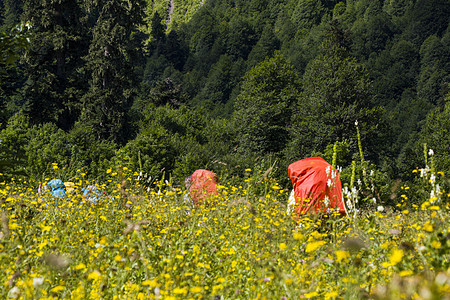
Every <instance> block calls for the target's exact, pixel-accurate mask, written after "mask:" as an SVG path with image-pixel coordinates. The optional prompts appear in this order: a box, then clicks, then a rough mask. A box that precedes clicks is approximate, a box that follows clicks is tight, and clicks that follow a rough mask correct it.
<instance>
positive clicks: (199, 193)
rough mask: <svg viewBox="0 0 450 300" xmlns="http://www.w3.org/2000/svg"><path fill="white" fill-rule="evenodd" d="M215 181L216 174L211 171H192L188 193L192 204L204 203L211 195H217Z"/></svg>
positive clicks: (216, 180)
mask: <svg viewBox="0 0 450 300" xmlns="http://www.w3.org/2000/svg"><path fill="white" fill-rule="evenodd" d="M217 183H218V179H217V176H216V174H214V173H213V172H211V171H208V170H204V169H199V170H196V171H195V172H194V173H192V175H191V178H190V184H191V185H190V187H189V194H190V196H191V199H192V202H193V203H194V206H198V205H199V204H206V203H208V200H209V199H210V198H211V197H213V196H215V195H217V186H216V184H217Z"/></svg>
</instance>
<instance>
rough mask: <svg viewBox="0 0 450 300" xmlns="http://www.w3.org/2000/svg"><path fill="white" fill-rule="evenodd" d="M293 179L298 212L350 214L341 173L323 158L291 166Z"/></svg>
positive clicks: (289, 171)
mask: <svg viewBox="0 0 450 300" xmlns="http://www.w3.org/2000/svg"><path fill="white" fill-rule="evenodd" d="M288 173H289V178H290V179H291V181H292V185H293V188H294V196H295V212H296V213H297V214H298V215H300V214H306V213H308V212H315V213H325V214H329V213H331V212H332V211H334V210H337V211H339V213H340V214H341V215H346V214H347V212H346V209H345V204H344V199H343V197H342V185H341V180H340V179H339V174H338V171H337V170H336V169H334V168H333V167H332V166H331V165H330V164H329V163H328V162H326V161H325V160H324V159H323V158H321V157H310V158H305V159H302V160H299V161H296V162H294V163H292V164H290V165H289V169H288Z"/></svg>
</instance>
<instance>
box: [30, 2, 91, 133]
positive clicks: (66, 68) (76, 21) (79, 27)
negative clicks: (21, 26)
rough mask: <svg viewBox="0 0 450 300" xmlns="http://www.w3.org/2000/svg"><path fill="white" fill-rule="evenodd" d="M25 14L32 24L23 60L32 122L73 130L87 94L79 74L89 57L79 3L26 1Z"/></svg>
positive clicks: (82, 13) (82, 14) (82, 15)
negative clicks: (27, 48) (82, 58)
mask: <svg viewBox="0 0 450 300" xmlns="http://www.w3.org/2000/svg"><path fill="white" fill-rule="evenodd" d="M24 14H25V17H24V18H25V19H26V20H29V21H30V23H31V24H32V35H31V47H30V49H29V51H28V53H27V54H26V56H25V57H26V59H25V60H24V64H25V74H26V76H27V77H28V81H27V84H26V86H25V87H24V94H25V99H26V101H27V103H26V105H27V110H28V113H29V115H30V117H31V121H32V122H33V123H43V122H54V123H56V124H57V125H58V126H59V127H61V128H63V129H70V128H71V126H72V125H73V123H74V122H75V120H76V119H77V118H78V102H79V99H80V97H81V94H82V93H83V92H84V91H83V90H84V86H83V76H82V75H83V74H82V72H81V73H80V72H79V70H80V68H81V67H82V64H83V61H82V60H81V57H82V55H83V54H85V53H86V52H85V50H84V49H86V46H85V44H86V35H85V32H86V26H85V24H84V23H83V21H82V20H83V18H84V16H85V15H84V12H83V10H82V9H81V6H80V1H79V0H50V1H39V0H25V7H24Z"/></svg>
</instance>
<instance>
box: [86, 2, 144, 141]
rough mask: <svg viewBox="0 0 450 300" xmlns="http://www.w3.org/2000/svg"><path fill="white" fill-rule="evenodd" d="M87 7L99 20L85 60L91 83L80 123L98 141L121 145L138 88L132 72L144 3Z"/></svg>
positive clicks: (92, 4)
mask: <svg viewBox="0 0 450 300" xmlns="http://www.w3.org/2000/svg"><path fill="white" fill-rule="evenodd" d="M89 4H90V7H91V8H93V9H95V10H98V17H97V20H96V23H95V25H94V28H93V40H92V42H91V44H90V46H89V54H88V55H87V56H86V57H85V60H86V63H87V69H88V71H89V72H90V74H91V80H90V83H89V85H90V88H89V91H88V93H87V94H86V95H85V96H84V97H83V101H82V102H83V109H82V115H81V119H80V120H81V124H82V125H83V126H86V127H87V128H89V129H90V130H91V131H92V132H93V133H94V134H95V135H96V138H97V139H109V140H114V141H119V142H123V141H125V139H126V130H127V113H128V110H129V108H130V106H131V104H132V103H131V100H132V96H133V94H134V92H135V90H136V87H137V83H136V82H137V80H136V77H135V76H134V75H133V73H134V72H133V70H134V66H135V63H136V60H137V53H136V52H137V51H136V50H137V42H138V39H137V34H136V32H137V26H138V25H139V24H141V22H142V16H143V1H140V0H133V1H123V0H93V1H90V2H89Z"/></svg>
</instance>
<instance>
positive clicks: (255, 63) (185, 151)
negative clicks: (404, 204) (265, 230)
mask: <svg viewBox="0 0 450 300" xmlns="http://www.w3.org/2000/svg"><path fill="white" fill-rule="evenodd" d="M173 3H174V6H173V7H171V6H170V4H169V2H168V1H166V0H154V1H141V0H133V1H121V0H89V1H79V0H63V1H60V0H49V1H37V0H24V1H12V0H5V1H2V8H3V10H2V16H1V22H2V24H1V25H2V28H3V29H4V31H5V32H6V34H3V36H2V39H1V40H0V45H1V50H2V51H1V52H2V53H1V55H2V58H1V59H2V60H1V62H0V64H2V66H1V67H2V71H3V72H2V74H1V76H2V77H1V79H0V80H1V88H2V90H1V92H2V94H1V102H2V107H1V109H2V119H0V122H2V123H3V124H2V128H3V129H4V130H3V131H2V132H1V133H0V137H1V140H2V143H3V144H1V146H2V147H0V150H1V151H2V159H3V162H5V164H2V167H4V169H3V171H2V172H3V173H5V174H9V175H8V176H16V175H17V174H19V173H20V172H26V173H27V174H29V175H30V176H34V177H35V178H36V177H40V176H42V175H45V176H47V175H48V174H52V175H56V174H55V172H56V171H53V168H52V167H51V166H52V165H51V164H52V163H54V162H56V163H58V164H60V166H61V168H60V169H59V170H57V171H58V172H59V173H58V174H61V175H64V176H66V177H70V176H71V175H73V174H74V172H76V171H77V170H82V172H85V173H86V174H87V175H86V176H88V177H91V178H94V177H97V178H99V179H102V178H104V177H103V176H104V174H105V173H106V169H109V168H110V167H113V165H119V164H122V165H127V166H129V167H130V168H133V169H135V170H137V171H139V170H142V171H143V172H147V173H148V175H149V174H150V175H151V176H152V178H162V177H163V176H166V177H167V178H168V177H169V176H170V175H172V176H173V178H183V177H184V176H186V175H189V174H190V173H192V171H193V170H194V169H196V168H211V169H213V170H215V171H216V172H218V173H219V174H229V175H226V178H229V177H232V176H237V177H236V178H235V179H234V180H239V179H238V178H239V177H242V176H244V177H245V176H246V175H245V174H246V173H245V171H244V170H245V168H247V167H250V168H252V169H258V170H260V171H264V169H267V168H269V166H272V165H273V166H274V169H273V172H272V173H271V175H272V176H277V177H279V178H278V179H279V180H281V182H283V183H286V184H288V180H287V179H286V174H285V171H286V168H287V166H288V165H289V163H291V162H292V161H293V160H296V159H299V158H303V157H306V156H310V155H320V156H323V157H327V158H328V159H330V158H331V159H332V154H333V153H332V152H333V149H334V148H333V146H334V145H335V144H336V145H338V146H339V147H337V151H338V155H339V157H338V164H339V165H342V167H344V171H343V172H344V178H347V179H348V178H350V175H349V174H351V172H350V171H349V170H350V169H349V168H350V167H351V166H350V165H351V161H352V160H353V159H358V156H359V155H360V154H359V149H358V147H357V142H356V141H357V138H356V127H355V121H356V120H358V124H359V125H358V128H359V130H360V135H361V142H362V147H363V151H364V153H365V156H366V160H370V161H371V162H372V163H375V164H377V167H380V168H381V167H382V168H383V172H385V174H386V176H387V175H389V176H392V177H393V178H394V177H401V178H402V179H408V180H411V179H412V178H411V174H412V173H411V169H413V168H415V167H417V166H418V165H419V164H420V158H418V159H417V160H415V159H414V157H420V153H421V151H422V150H421V148H420V147H422V146H421V145H420V144H423V143H427V144H428V145H429V146H430V147H431V148H433V150H435V153H436V157H435V158H436V160H437V161H438V160H439V161H442V162H441V163H437V166H438V167H439V168H444V169H448V164H447V160H446V158H445V157H446V156H445V155H447V156H448V153H447V152H446V149H448V148H449V147H448V145H447V144H448V141H447V139H446V136H447V133H446V131H445V130H446V126H445V125H446V123H445V121H446V119H448V116H447V114H446V111H447V104H446V103H447V100H446V99H447V98H446V95H447V93H448V85H447V83H448V81H449V76H450V75H449V70H450V54H449V51H448V49H449V47H450V31H449V30H450V29H449V27H448V24H449V21H448V15H449V6H450V4H449V2H448V1H446V0H429V1H428V0H390V1H381V0H380V1H379V0H377V1H372V0H352V1H339V0H301V1H295V0H276V1H268V0H249V1H244V0H207V1H194V0H174V2H173ZM172 8H173V9H174V11H172ZM22 11H23V15H22V16H20V14H21V12H22ZM20 19H22V20H27V21H28V20H29V21H31V24H32V26H33V27H32V32H31V31H30V33H32V35H31V36H30V38H31V47H30V48H29V49H28V51H27V52H26V55H25V56H24V58H23V59H21V60H18V58H19V57H21V54H22V48H23V47H22V46H24V45H25V44H23V45H21V44H14V43H16V42H19V41H20V42H24V41H26V39H24V35H23V32H18V31H16V32H15V33H14V34H13V35H11V34H10V33H9V30H10V28H11V27H12V26H13V24H16V23H17V22H18V21H19V20H20ZM17 33H19V34H17ZM5 37H7V38H5ZM11 38H13V39H11ZM13 40H14V41H13ZM11 41H13V43H12V44H11V43H10V42H11ZM142 41H145V43H142ZM8 43H9V44H8ZM5 45H6V46H5ZM5 50H6V51H5ZM9 50H12V51H9ZM275 51H277V52H276V54H275V55H274V52H275ZM278 51H279V52H278ZM11 54H12V55H11ZM13 61H14V63H13V64H9V63H8V62H13ZM5 65H8V66H5ZM300 81H301V83H300ZM22 108H25V111H24V114H25V115H16V116H14V117H13V118H12V119H11V120H9V121H7V120H8V118H9V117H10V116H11V115H12V114H13V113H14V112H17V111H19V110H20V109H22ZM430 112H431V113H430ZM427 116H428V117H427ZM28 120H29V121H30V124H31V125H29V124H28ZM60 129H63V130H64V131H61V130H60ZM15 137H17V139H16V140H15ZM439 153H443V154H439ZM24 162H26V163H24ZM254 166H255V167H254ZM362 166H363V164H362V163H361V165H358V166H357V170H358V172H359V173H358V174H360V175H361V174H362ZM14 174H16V175H14ZM379 175H380V174H378V173H377V172H375V176H376V177H377V178H378V179H377V181H379V182H380V183H382V184H383V185H384V190H385V191H386V190H388V188H387V185H388V182H389V180H387V179H386V178H384V177H383V176H379ZM345 176H347V177H345ZM361 176H362V175H361ZM382 177H383V178H382ZM286 186H288V185H286ZM384 195H386V193H385V194H384Z"/></svg>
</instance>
